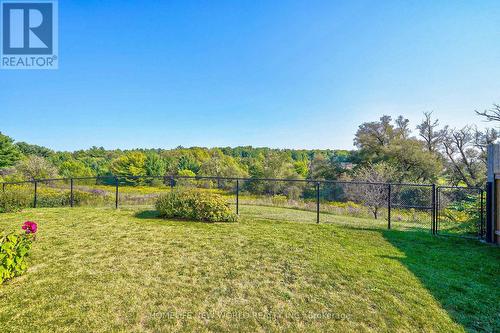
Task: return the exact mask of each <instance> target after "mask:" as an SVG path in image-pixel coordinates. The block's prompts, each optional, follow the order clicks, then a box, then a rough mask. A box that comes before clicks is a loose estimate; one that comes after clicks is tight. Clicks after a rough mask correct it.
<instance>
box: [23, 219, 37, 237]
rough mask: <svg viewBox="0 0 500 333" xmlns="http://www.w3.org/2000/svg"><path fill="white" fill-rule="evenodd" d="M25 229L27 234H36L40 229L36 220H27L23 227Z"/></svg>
mask: <svg viewBox="0 0 500 333" xmlns="http://www.w3.org/2000/svg"><path fill="white" fill-rule="evenodd" d="M21 228H22V229H23V230H26V233H27V234H34V233H35V232H36V230H37V229H38V226H37V225H36V222H31V221H26V222H24V224H23V226H22V227H21Z"/></svg>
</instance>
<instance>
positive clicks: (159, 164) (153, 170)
mask: <svg viewBox="0 0 500 333" xmlns="http://www.w3.org/2000/svg"><path fill="white" fill-rule="evenodd" d="M144 167H145V168H146V175H148V176H163V175H165V172H166V168H167V166H166V164H165V161H164V160H163V159H162V158H161V157H160V155H158V154H157V153H148V154H147V155H146V161H145V162H144Z"/></svg>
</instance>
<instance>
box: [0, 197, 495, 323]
mask: <svg viewBox="0 0 500 333" xmlns="http://www.w3.org/2000/svg"><path fill="white" fill-rule="evenodd" d="M240 212H241V216H242V217H241V219H240V221H239V222H237V223H217V224H206V223H196V222H183V221H165V220H161V219H158V218H156V216H155V212H154V211H150V210H141V209H138V208H130V209H127V208H122V209H118V210H114V209H109V208H92V207H88V208H73V209H70V208H44V209H37V210H34V209H30V210H26V211H24V212H22V213H16V214H2V215H0V228H1V229H4V230H17V229H18V228H19V226H20V225H21V223H22V222H24V221H25V220H28V219H30V220H35V221H37V222H38V223H39V234H38V239H37V241H36V243H35V244H34V247H33V250H32V256H31V258H30V263H31V267H30V269H29V271H28V273H27V274H26V275H24V276H22V277H19V278H16V279H14V280H12V281H10V282H9V283H7V284H5V285H3V286H0V302H1V306H0V331H1V332H27V331H46V332H55V331H67V332H104V331H137V332H143V331H150V332H158V331H165V332H175V331H185V332H188V331H189V332H190V331H196V332H208V331H216V332H222V331H242V332H259V331H262V332H264V331H266V332H268V331H294V332H305V331H307V332H315V331H316V332H327V331H334V330H337V331H340V332H347V331H352V332H363V331H366V332H369V331H377V332H379V331H391V332H394V331H399V332H411V331H420V332H433V331H434V332H450V331H457V332H460V331H484V332H495V331H500V302H498V300H499V299H500V289H499V288H498V286H499V285H500V250H499V249H498V248H496V247H491V246H487V245H484V244H480V243H477V242H474V241H467V240H460V239H451V238H441V237H439V238H437V237H432V236H430V235H429V234H428V233H425V232H412V231H405V232H403V231H398V230H391V231H388V230H383V229H381V228H377V227H375V228H372V227H373V226H375V225H376V224H377V223H383V221H380V222H373V221H371V222H370V221H369V220H364V219H355V218H349V217H342V216H333V215H322V216H321V219H322V221H325V222H330V223H322V224H319V225H316V224H314V223H310V222H311V221H314V220H315V214H314V213H313V212H306V211H299V210H291V209H282V208H272V207H255V206H242V207H241V209H240ZM300 222H303V223H300Z"/></svg>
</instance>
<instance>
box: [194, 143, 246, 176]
mask: <svg viewBox="0 0 500 333" xmlns="http://www.w3.org/2000/svg"><path fill="white" fill-rule="evenodd" d="M199 174H200V175H202V176H214V177H246V176H247V172H246V171H245V170H244V169H243V168H242V167H241V166H240V165H238V163H237V162H236V160H235V159H234V158H233V157H231V156H227V155H224V154H223V153H222V151H220V150H219V149H215V150H214V151H213V152H212V154H211V156H210V159H208V160H206V161H205V162H204V163H203V164H202V165H201V167H200V172H199Z"/></svg>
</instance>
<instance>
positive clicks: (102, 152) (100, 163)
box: [0, 105, 500, 186]
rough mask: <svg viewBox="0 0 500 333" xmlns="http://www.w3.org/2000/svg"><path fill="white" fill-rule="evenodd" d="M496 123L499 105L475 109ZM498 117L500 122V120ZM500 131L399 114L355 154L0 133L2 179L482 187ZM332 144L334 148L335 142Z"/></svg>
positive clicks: (373, 125) (361, 141)
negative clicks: (92, 143)
mask: <svg viewBox="0 0 500 333" xmlns="http://www.w3.org/2000/svg"><path fill="white" fill-rule="evenodd" d="M477 113H478V114H480V115H481V116H483V117H486V119H487V120H490V121H498V119H500V117H498V115H500V108H499V107H498V106H497V105H494V107H493V109H491V110H486V111H483V112H477ZM497 118H498V119H497ZM498 137H499V131H497V130H496V129H493V128H488V129H486V130H479V129H477V128H476V127H475V126H471V125H468V126H465V127H463V128H459V129H454V128H450V127H449V126H441V124H440V123H439V121H438V120H437V119H435V118H434V117H433V115H432V113H424V114H423V119H422V121H421V122H420V123H419V124H416V126H414V127H412V126H411V125H410V123H409V121H408V119H405V118H404V117H402V116H399V117H398V118H396V119H392V118H391V117H389V116H382V117H380V118H379V119H378V120H375V121H372V122H367V123H363V124H361V125H360V126H359V128H358V130H357V132H356V134H355V137H354V145H355V147H356V149H355V150H352V151H348V150H333V149H332V150H330V149H327V150H319V149H318V150H305V149H271V148H255V147H251V146H246V147H234V148H232V147H220V148H202V147H191V148H184V147H177V148H175V149H133V150H119V149H118V150H106V149H104V148H102V147H91V148H89V149H86V150H78V151H74V152H60V151H53V150H51V149H49V148H46V147H42V146H39V145H36V144H29V143H26V142H15V141H14V140H13V139H12V138H10V137H8V136H7V135H4V134H2V133H0V181H15V180H26V179H42V178H47V177H68V178H69V177H87V176H108V175H136V176H139V175H144V176H148V175H149V176H162V175H178V174H181V175H200V176H202V175H206V176H220V177H253V178H286V179H298V178H301V179H331V180H335V179H365V180H366V179H377V180H379V181H396V182H426V183H430V182H438V183H449V184H454V185H468V186H480V185H482V184H483V183H484V181H485V177H486V146H487V145H488V144H489V143H492V142H495V141H496V140H497V139H498ZM333 144H334V143H332V145H333Z"/></svg>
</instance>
